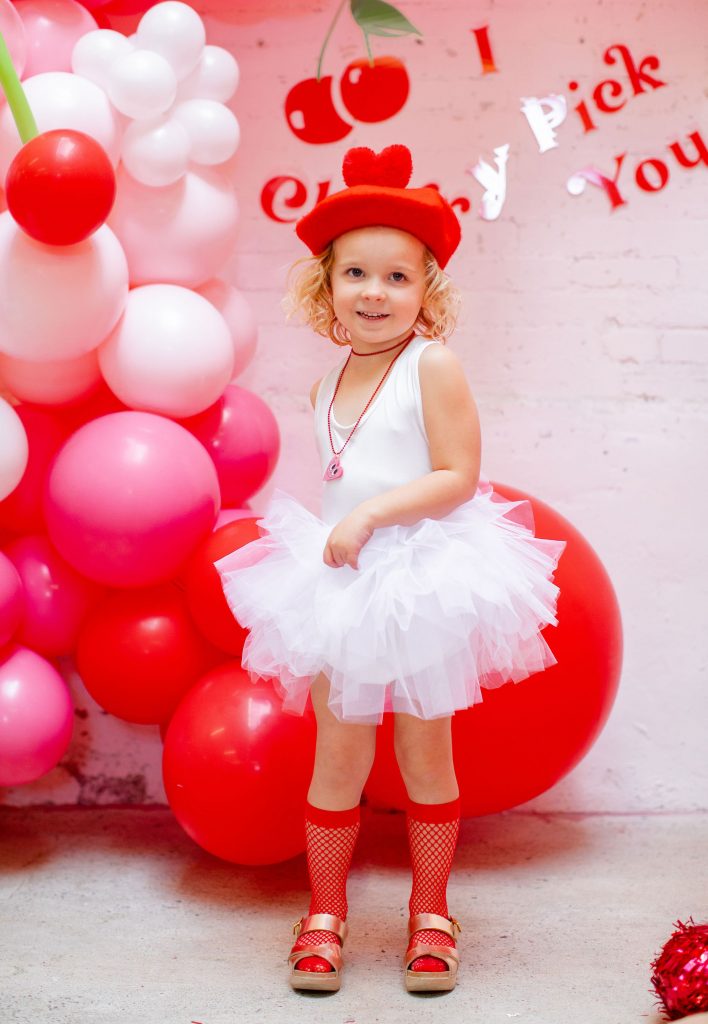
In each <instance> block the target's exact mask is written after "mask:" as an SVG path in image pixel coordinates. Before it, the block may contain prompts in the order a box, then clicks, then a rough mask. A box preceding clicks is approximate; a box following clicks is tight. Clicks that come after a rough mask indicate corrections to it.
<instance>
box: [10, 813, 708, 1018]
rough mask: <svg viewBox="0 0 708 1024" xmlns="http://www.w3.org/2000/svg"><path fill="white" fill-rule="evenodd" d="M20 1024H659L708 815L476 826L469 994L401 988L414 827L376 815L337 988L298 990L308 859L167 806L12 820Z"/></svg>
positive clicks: (465, 857)
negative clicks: (242, 850)
mask: <svg viewBox="0 0 708 1024" xmlns="http://www.w3.org/2000/svg"><path fill="white" fill-rule="evenodd" d="M0 836H1V840H0V992H1V993H2V1001H1V1005H2V1011H1V1014H0V1017H1V1019H2V1022H3V1024H30V1022H31V1024H69V1022H71V1024H79V1022H80V1024H103V1022H111V1024H112V1022H116V1024H118V1022H120V1024H126V1022H128V1021H129V1022H131V1024H132V1022H136V1024H190V1022H193V1021H195V1022H199V1024H232V1022H235V1024H238V1022H251V1021H255V1022H263V1024H268V1022H276V1021H277V1022H278V1024H291V1022H302V1024H377V1022H384V1021H385V1022H387V1024H388V1022H399V1021H400V1022H408V1021H411V1022H413V1021H421V1020H422V1021H425V1022H426V1024H427V1022H428V1021H430V1020H433V1021H437V1020H440V1021H443V1020H444V1021H451V1020H455V1021H461V1022H464V1024H471V1022H480V1024H509V1022H512V1024H640V1022H646V1024H658V1022H659V1021H661V1020H662V1019H663V1017H662V1015H661V1013H660V1012H659V1008H658V1002H657V999H656V997H655V996H654V994H653V990H652V989H651V985H650V975H651V971H650V967H649V965H650V962H651V960H652V959H653V957H654V956H655V955H656V954H657V953H658V951H659V949H660V948H661V946H662V945H663V943H664V942H665V941H666V939H667V938H668V937H669V935H670V934H671V932H672V930H673V922H674V921H675V920H676V919H677V918H680V919H681V920H683V921H684V922H686V921H687V919H688V917H689V916H691V915H692V916H693V919H694V922H695V923H696V924H698V923H699V922H704V921H708V857H707V856H706V850H707V849H708V815H706V814H686V815H681V814H656V815H651V816H638V815H626V816H624V815H581V814H578V815H573V814H558V815H554V814H533V813H528V812H519V811H510V812H506V813H504V814H500V815H493V816H489V817H486V818H480V819H470V820H467V821H464V822H463V825H462V829H461V840H460V845H459V847H458V851H457V854H456V857H455V864H454V866H453V876H452V879H451V883H450V888H449V896H450V911H451V913H453V914H454V915H455V917H457V918H458V919H459V920H460V922H461V923H462V926H463V929H464V931H463V933H462V936H461V941H460V951H461V957H462V964H461V967H460V974H459V980H458V985H457V988H456V989H455V991H454V992H452V993H446V994H423V995H411V994H409V993H407V992H406V991H405V989H404V987H403V982H402V976H401V966H400V961H401V958H402V954H403V949H404V937H405V923H406V916H407V906H406V905H407V900H408V889H409V873H408V859H407V857H408V854H407V847H406V845H405V833H404V822H403V818H402V816H401V815H398V814H396V815H388V814H381V813H373V812H370V811H369V810H368V809H367V808H364V813H363V816H362V832H361V834H360V840H359V845H358V847H357V850H356V853H355V859H354V865H353V868H352V873H351V876H350V884H349V903H350V911H349V922H350V927H351V934H350V939H349V942H348V946H347V950H346V952H347V957H346V966H345V974H344V978H343V982H342V988H341V990H340V991H339V992H338V993H331V994H323V993H300V992H294V991H292V990H291V989H290V987H289V985H288V984H287V982H286V974H287V966H286V957H287V953H288V950H289V948H290V941H291V933H290V927H291V924H292V922H293V921H294V920H296V919H297V918H298V917H299V916H300V915H301V914H302V913H304V912H305V911H306V909H307V908H306V898H307V888H306V886H307V882H306V870H305V862H304V857H298V858H295V859H293V860H292V861H290V862H288V863H285V864H280V865H276V866H273V867H260V868H243V867H238V866H235V865H231V864H227V863H226V862H224V861H220V860H218V859H217V858H215V857H213V856H211V855H210V854H207V853H205V852H204V851H202V850H201V849H200V847H198V846H197V845H196V844H195V843H193V842H192V840H191V839H189V837H188V836H187V835H186V834H185V833H184V832H183V831H182V829H181V828H180V826H179V825H178V824H177V822H176V821H175V819H174V818H173V816H172V814H171V812H170V811H169V810H168V809H161V808H152V809H137V808H105V809H93V808H75V809H74V808H72V809H60V808H51V807H47V808H31V809H20V808H5V809H1V810H0Z"/></svg>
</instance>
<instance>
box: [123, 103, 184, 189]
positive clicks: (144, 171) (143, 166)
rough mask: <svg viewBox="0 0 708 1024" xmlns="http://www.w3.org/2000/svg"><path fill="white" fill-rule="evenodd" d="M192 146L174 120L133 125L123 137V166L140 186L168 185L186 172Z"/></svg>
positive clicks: (179, 125)
mask: <svg viewBox="0 0 708 1024" xmlns="http://www.w3.org/2000/svg"><path fill="white" fill-rule="evenodd" d="M191 144H192V143H191V139H190V137H189V134H188V132H187V129H186V128H185V127H184V125H182V124H180V122H179V121H175V120H174V118H171V117H161V118H159V119H157V120H155V121H152V120H150V121H133V122H132V123H131V124H130V126H129V127H128V128H127V129H126V132H125V135H124V136H123V148H122V150H121V158H122V160H123V166H124V167H125V169H126V170H127V171H128V173H129V174H130V175H131V177H133V178H135V180H136V181H139V182H141V183H142V184H143V185H151V186H152V187H159V186H161V185H171V184H172V182H174V181H177V180H178V179H179V178H181V177H182V175H183V174H184V173H185V171H186V170H187V164H188V163H189V150H190V147H191Z"/></svg>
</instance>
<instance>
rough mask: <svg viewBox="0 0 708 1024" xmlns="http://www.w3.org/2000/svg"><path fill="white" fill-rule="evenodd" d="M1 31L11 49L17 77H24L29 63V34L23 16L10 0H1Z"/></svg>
mask: <svg viewBox="0 0 708 1024" xmlns="http://www.w3.org/2000/svg"><path fill="white" fill-rule="evenodd" d="M0 32H1V33H2V37H3V39H4V40H5V45H6V46H7V48H8V50H9V51H10V57H11V58H12V64H13V67H14V68H15V71H16V72H17V77H18V78H22V77H23V75H24V71H25V64H26V63H27V36H26V33H25V26H24V25H23V23H22V18H21V17H20V16H19V14H18V13H17V11H16V10H15V5H14V4H12V3H10V0H0Z"/></svg>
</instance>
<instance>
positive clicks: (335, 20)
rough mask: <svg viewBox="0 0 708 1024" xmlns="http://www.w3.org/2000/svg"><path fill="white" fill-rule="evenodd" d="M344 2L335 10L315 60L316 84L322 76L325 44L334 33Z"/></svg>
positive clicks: (345, 0)
mask: <svg viewBox="0 0 708 1024" xmlns="http://www.w3.org/2000/svg"><path fill="white" fill-rule="evenodd" d="M346 2H347V0H342V2H341V4H340V5H339V7H338V8H337V13H336V14H335V16H334V17H333V18H332V24H331V25H330V26H329V30H328V32H327V35H326V36H325V40H324V42H323V43H322V49H321V50H320V55H319V57H318V59H317V81H318V82H319V80H320V75H321V74H322V59H323V57H324V52H325V50H326V49H327V43H328V42H329V38H330V36H331V35H332V32H333V31H334V26H335V25H336V24H337V19H338V18H339V15H340V14H341V13H342V8H343V7H344V5H345V3H346Z"/></svg>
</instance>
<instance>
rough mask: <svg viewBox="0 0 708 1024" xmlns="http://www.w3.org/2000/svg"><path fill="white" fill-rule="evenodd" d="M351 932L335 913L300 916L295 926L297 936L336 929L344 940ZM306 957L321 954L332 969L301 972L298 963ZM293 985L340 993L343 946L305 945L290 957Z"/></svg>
mask: <svg viewBox="0 0 708 1024" xmlns="http://www.w3.org/2000/svg"><path fill="white" fill-rule="evenodd" d="M348 931H349V926H348V924H347V922H346V921H342V919H341V918H340V917H337V916H336V915H335V914H310V915H309V917H301V918H300V919H299V920H298V921H296V922H295V924H294V925H293V934H294V935H295V938H296V939H297V938H299V937H300V936H301V935H306V934H307V933H308V932H334V934H335V935H338V936H339V938H340V939H341V940H342V943H344V940H345V939H346V937H347V933H348ZM306 956H321V957H322V959H323V960H326V961H327V962H328V963H330V964H331V965H332V967H333V968H334V970H332V971H322V972H320V971H298V969H297V965H298V963H299V962H300V960H303V959H304V958H305V957H306ZM288 963H289V964H290V984H291V985H292V987H293V988H306V989H319V991H320V992H337V991H338V989H339V986H340V984H341V981H342V967H343V961H342V947H341V946H339V945H337V943H336V942H322V943H320V944H319V945H317V946H303V947H302V949H296V950H294V951H293V952H292V953H291V954H290V956H289V957H288Z"/></svg>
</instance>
